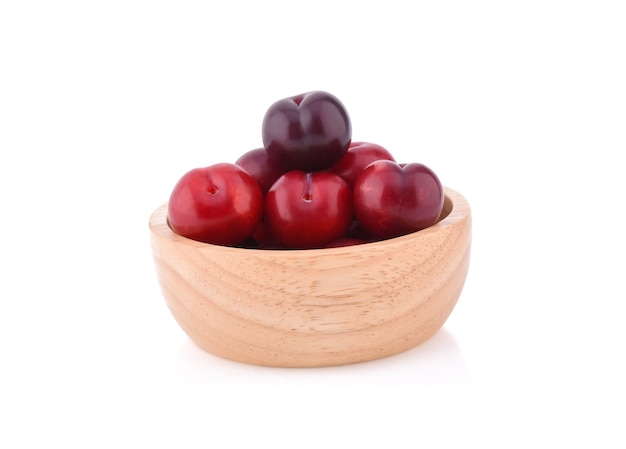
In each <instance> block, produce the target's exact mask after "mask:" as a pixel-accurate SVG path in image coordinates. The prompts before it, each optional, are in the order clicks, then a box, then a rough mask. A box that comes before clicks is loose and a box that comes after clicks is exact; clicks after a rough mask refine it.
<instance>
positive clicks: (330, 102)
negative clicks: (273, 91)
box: [262, 91, 352, 171]
mask: <svg viewBox="0 0 626 449" xmlns="http://www.w3.org/2000/svg"><path fill="white" fill-rule="evenodd" d="M262 137H263V146H264V147H265V149H266V151H267V153H268V155H269V156H270V157H271V158H272V159H274V160H275V161H276V162H277V163H279V164H281V165H282V166H283V167H284V168H285V169H287V170H293V169H298V170H303V171H316V170H324V169H327V168H329V167H330V166H332V165H333V164H334V163H335V162H336V161H338V160H339V159H341V157H342V156H343V155H344V153H345V152H346V151H347V150H348V146H349V145H350V140H351V139H352V125H351V123H350V117H349V116H348V112H347V111H346V108H345V107H344V105H343V104H342V103H341V102H340V101H339V99H338V98H337V97H335V96H334V95H332V94H329V93H328V92H323V91H313V92H308V93H305V94H301V95H296V96H293V97H289V98H285V99H282V100H279V101H277V102H275V103H274V104H272V105H271V106H270V107H269V108H268V110H267V112H266V113H265V117H264V118H263V125H262Z"/></svg>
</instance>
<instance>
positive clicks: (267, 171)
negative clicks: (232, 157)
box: [235, 148, 285, 194]
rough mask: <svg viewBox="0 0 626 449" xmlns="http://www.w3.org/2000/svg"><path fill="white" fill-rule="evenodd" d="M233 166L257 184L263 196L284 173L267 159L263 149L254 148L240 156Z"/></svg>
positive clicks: (277, 165)
mask: <svg viewBox="0 0 626 449" xmlns="http://www.w3.org/2000/svg"><path fill="white" fill-rule="evenodd" d="M235 164H237V165H239V166H240V167H241V168H243V169H244V170H246V171H247V172H248V173H250V174H251V175H252V177H253V178H254V179H256V181H257V182H258V183H259V187H261V192H263V194H265V193H267V191H268V190H269V189H270V187H272V184H274V182H275V181H276V180H277V179H278V178H279V177H280V176H281V175H282V174H283V173H284V172H285V170H284V169H283V168H282V166H280V165H279V164H278V163H277V162H275V161H274V160H273V159H271V158H270V157H269V155H268V154H267V151H265V148H256V149H254V150H250V151H248V152H246V153H244V154H242V155H241V156H240V157H239V159H237V160H236V161H235Z"/></svg>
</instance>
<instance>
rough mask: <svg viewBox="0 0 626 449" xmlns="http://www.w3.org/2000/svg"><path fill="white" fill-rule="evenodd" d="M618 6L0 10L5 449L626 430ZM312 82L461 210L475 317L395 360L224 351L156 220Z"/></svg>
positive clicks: (188, 4)
mask: <svg viewBox="0 0 626 449" xmlns="http://www.w3.org/2000/svg"><path fill="white" fill-rule="evenodd" d="M621 3H622V2H618V1H615V2H610V1H568V2H565V1H563V2H559V1H551V0H544V1H532V0H531V1H523V2H521V1H520V2H498V1H467V2H459V1H440V2H414V3H410V2H399V1H392V0H388V1H384V2H370V1H363V2H354V3H352V2H342V1H338V0H335V1H317V2H295V1H284V2H280V1H269V0H266V1H260V2H237V1H233V2H208V1H205V2H201V1H197V2H193V1H177V2H166V1H152V2H148V1H144V2H142V1H132V0H130V1H107V2H79V1H75V2H71V1H58V2H32V1H19V2H18V1H14V2H12V1H5V2H2V3H0V200H1V203H0V207H1V208H2V209H1V211H2V215H1V220H0V239H1V240H0V245H1V248H0V261H1V262H2V271H1V272H2V277H1V283H0V301H1V308H0V350H1V353H0V357H1V363H2V368H1V371H0V379H1V381H2V386H1V387H0V388H1V389H0V392H1V394H2V396H1V397H0V412H1V413H2V417H1V422H2V426H3V428H4V430H2V431H1V432H0V442H2V440H3V439H5V438H6V441H7V444H4V443H3V444H0V445H1V446H2V447H50V445H51V444H53V442H58V443H60V444H61V443H62V444H64V445H65V447H94V446H96V447H100V446H102V447H105V446H106V447H118V446H121V447H149V445H153V444H156V443H163V444H164V445H165V446H168V447H172V446H175V447H190V446H199V447H257V446H258V445H261V444H262V443H263V442H266V441H267V442H271V443H272V445H273V446H280V445H282V444H284V445H285V447H322V446H324V447H327V446H330V447H358V446H363V445H365V446H367V443H370V444H371V447H390V448H394V447H402V446H407V447H417V446H420V445H424V446H425V447H467V446H469V445H470V444H479V445H480V446H482V447H485V446H488V447H529V446H532V447H537V446H538V447H568V445H571V444H572V443H580V444H581V445H582V446H583V447H602V448H608V447H624V445H625V444H626V436H625V430H624V428H623V427H624V422H626V408H625V405H624V404H625V400H626V387H625V383H624V378H625V377H626V367H625V359H626V351H625V349H624V346H625V343H626V330H625V329H626V327H625V326H624V312H623V310H624V307H623V303H624V301H625V300H626V294H625V292H624V282H623V275H624V271H625V268H626V264H625V263H624V253H625V251H626V245H625V238H624V235H625V229H624V224H625V223H624V220H623V205H622V202H623V198H624V182H623V175H624V169H623V165H622V164H623V157H620V156H622V154H623V153H624V150H626V87H625V86H626V25H625V24H626V14H625V13H624V11H623V9H622V8H620V7H621V6H622V4H621ZM409 5H410V6H409ZM317 89H320V90H327V91H329V92H331V93H333V94H335V95H336V96H337V97H339V98H340V99H341V100H342V102H343V103H344V104H345V106H346V107H347V109H348V111H349V113H350V116H351V119H352V124H353V139H354V140H366V141H367V140H368V141H372V142H376V143H379V144H381V145H383V146H385V147H387V148H388V149H389V150H390V151H391V152H392V153H393V154H394V155H395V156H396V159H398V160H400V161H404V162H413V161H415V162H422V163H425V164H426V165H428V166H430V167H431V168H432V169H433V170H435V171H436V172H437V173H438V175H439V176H440V178H441V179H442V181H443V183H444V184H445V185H447V186H449V187H451V188H453V189H455V190H458V191H459V192H461V193H462V194H464V195H465V196H466V198H467V199H468V200H469V202H470V204H471V206H472V213H473V219H474V232H473V242H472V260H471V267H470V272H469V275H468V279H467V282H466V285H465V289H464V291H463V293H462V295H461V298H460V299H459V303H458V305H457V308H456V309H455V310H454V311H453V313H452V316H451V317H450V319H449V320H448V322H447V323H446V325H445V327H444V329H443V330H442V331H441V332H440V333H438V334H437V335H436V336H435V337H433V339H432V340H430V341H429V342H427V343H425V344H424V345H423V346H420V347H418V348H416V349H414V350H412V351H409V352H407V353H404V354H401V355H398V356H396V357H391V358H389V359H385V360H381V361H377V362H371V363H364V364H358V365H352V366H347V367H337V368H324V369H314V370H283V369H272V368H260V367H252V366H247V365H242V364H237V363H233V362H228V361H225V360H221V359H218V358H216V357H213V356H211V355H209V354H205V353H203V352H202V351H200V350H199V349H197V348H196V347H195V346H194V345H193V344H192V343H190V341H189V340H188V339H187V337H186V336H185V334H184V333H183V332H182V331H181V330H180V329H179V328H178V326H177V325H176V323H175V322H174V320H173V318H172V317H171V316H170V315H169V312H168V310H167V308H166V307H165V304H164V301H163V298H162V296H161V294H160V291H159V287H158V284H157V281H156V277H155V275H154V269H153V265H152V259H151V254H150V245H149V232H148V224H147V223H148V217H149V215H150V213H151V212H152V211H153V210H154V209H156V207H158V206H159V205H161V204H162V203H164V202H165V201H167V198H168V196H169V192H170V190H171V188H172V187H173V185H174V183H175V182H176V181H177V180H178V178H179V177H180V176H181V175H182V174H183V173H184V172H186V171H187V170H189V169H191V168H194V167H198V166H205V165H210V164H212V163H216V162H223V161H230V162H234V160H235V159H237V157H238V156H239V155H240V154H242V153H243V152H245V151H247V150H249V149H252V148H255V147H258V146H260V145H261V135H260V127H261V120H262V117H263V114H264V112H265V109H266V108H267V107H268V106H269V105H270V104H271V103H272V102H273V101H275V100H277V99H280V98H283V97H286V96H291V95H294V94H297V93H301V92H305V91H308V90H317ZM222 437H224V438H226V440H221V439H222ZM220 440H221V442H220V443H217V442H218V441H220ZM9 441H11V443H10V444H8V442H9ZM35 441H37V442H38V443H40V444H39V445H38V446H37V445H35V446H34V445H33V444H35ZM224 441H227V443H225V442H224Z"/></svg>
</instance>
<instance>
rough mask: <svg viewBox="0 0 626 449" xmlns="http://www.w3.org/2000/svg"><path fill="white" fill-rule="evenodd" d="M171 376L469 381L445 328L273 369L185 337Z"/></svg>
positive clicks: (220, 380)
mask: <svg viewBox="0 0 626 449" xmlns="http://www.w3.org/2000/svg"><path fill="white" fill-rule="evenodd" d="M172 377H173V380H175V381H181V382H199V383H227V384H231V383H241V384H270V385H271V384H275V385H279V384H284V385H292V384H293V385H297V384H347V383H349V384H355V383H368V384H381V385H397V384H417V385H419V384H459V383H467V382H469V378H470V376H469V373H468V370H467V367H466V364H465V360H464V358H463V353H462V351H461V348H460V347H459V345H458V343H457V341H456V339H455V338H454V336H453V335H452V334H451V333H450V331H448V330H447V329H445V328H443V329H441V330H440V331H439V332H437V334H435V335H434V336H433V337H432V338H431V339H429V340H428V341H426V342H425V343H423V344H421V345H420V346H418V347H416V348H413V349H411V350H409V351H406V352H403V353H401V354H397V355H395V356H391V357H387V358H384V359H380V360H374V361H371V362H364V363H356V364H351V365H343V366H333V367H323V368H271V367H262V366H253V365H247V364H244V363H239V362H233V361H230V360H225V359H222V358H220V357H216V356H214V355H212V354H209V353H206V352H205V351H203V350H202V349H200V348H199V347H197V346H196V345H195V344H194V343H193V342H192V341H191V340H189V339H185V340H184V342H183V343H182V344H181V346H180V350H179V352H178V356H177V358H176V360H175V362H174V368H173V372H172Z"/></svg>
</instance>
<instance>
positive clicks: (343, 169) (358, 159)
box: [330, 142, 395, 187]
mask: <svg viewBox="0 0 626 449" xmlns="http://www.w3.org/2000/svg"><path fill="white" fill-rule="evenodd" d="M378 160H389V161H395V159H394V157H393V156H392V155H391V153H390V152H389V151H388V150H387V149H386V148H384V147H381V146H380V145H377V144H375V143H370V142H352V143H350V147H349V148H348V151H347V152H346V154H344V155H343V157H342V158H341V159H339V160H338V161H337V162H336V163H335V164H334V165H333V166H332V167H331V168H330V171H332V172H334V173H337V174H338V175H339V176H341V177H342V178H343V179H344V180H345V181H346V182H347V183H348V185H349V186H350V187H353V186H354V181H355V180H356V177H357V176H358V175H359V173H361V172H362V171H363V169H364V168H365V167H367V166H368V165H369V164H371V163H372V162H375V161H378Z"/></svg>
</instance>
